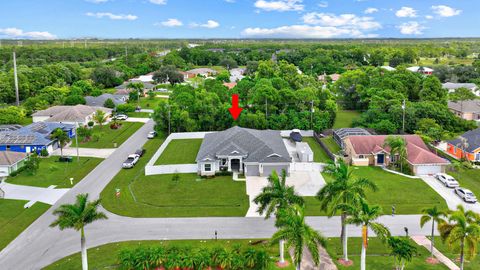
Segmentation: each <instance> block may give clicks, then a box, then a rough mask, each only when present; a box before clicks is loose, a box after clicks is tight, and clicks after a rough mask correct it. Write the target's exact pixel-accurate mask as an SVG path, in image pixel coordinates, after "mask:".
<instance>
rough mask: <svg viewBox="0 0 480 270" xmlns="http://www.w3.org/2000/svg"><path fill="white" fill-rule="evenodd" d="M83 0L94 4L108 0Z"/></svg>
mask: <svg viewBox="0 0 480 270" xmlns="http://www.w3.org/2000/svg"><path fill="white" fill-rule="evenodd" d="M85 1H87V2H90V3H94V4H100V3H105V2H108V0H85Z"/></svg>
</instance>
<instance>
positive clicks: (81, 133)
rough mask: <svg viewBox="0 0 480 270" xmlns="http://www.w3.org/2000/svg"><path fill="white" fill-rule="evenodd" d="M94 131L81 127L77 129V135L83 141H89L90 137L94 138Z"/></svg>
mask: <svg viewBox="0 0 480 270" xmlns="http://www.w3.org/2000/svg"><path fill="white" fill-rule="evenodd" d="M92 133H93V130H91V129H90V128H86V127H79V128H77V135H78V137H79V138H81V139H82V141H88V140H90V137H92Z"/></svg>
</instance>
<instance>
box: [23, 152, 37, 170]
mask: <svg viewBox="0 0 480 270" xmlns="http://www.w3.org/2000/svg"><path fill="white" fill-rule="evenodd" d="M39 167H40V159H39V158H38V156H37V153H33V154H31V155H30V156H29V157H28V159H27V160H26V161H25V165H24V168H25V171H26V172H28V173H29V174H31V175H35V174H36V173H37V170H38V168H39Z"/></svg>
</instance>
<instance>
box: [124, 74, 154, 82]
mask: <svg viewBox="0 0 480 270" xmlns="http://www.w3.org/2000/svg"><path fill="white" fill-rule="evenodd" d="M130 81H131V82H144V83H150V82H153V72H151V73H148V74H145V75H141V76H138V77H136V78H133V79H130Z"/></svg>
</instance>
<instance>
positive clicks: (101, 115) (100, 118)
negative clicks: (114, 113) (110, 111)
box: [93, 110, 107, 128]
mask: <svg viewBox="0 0 480 270" xmlns="http://www.w3.org/2000/svg"><path fill="white" fill-rule="evenodd" d="M93 121H95V122H96V123H97V124H98V125H99V126H100V128H102V127H103V124H105V122H107V115H106V114H105V112H104V111H102V110H97V111H96V112H95V114H94V115H93Z"/></svg>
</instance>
